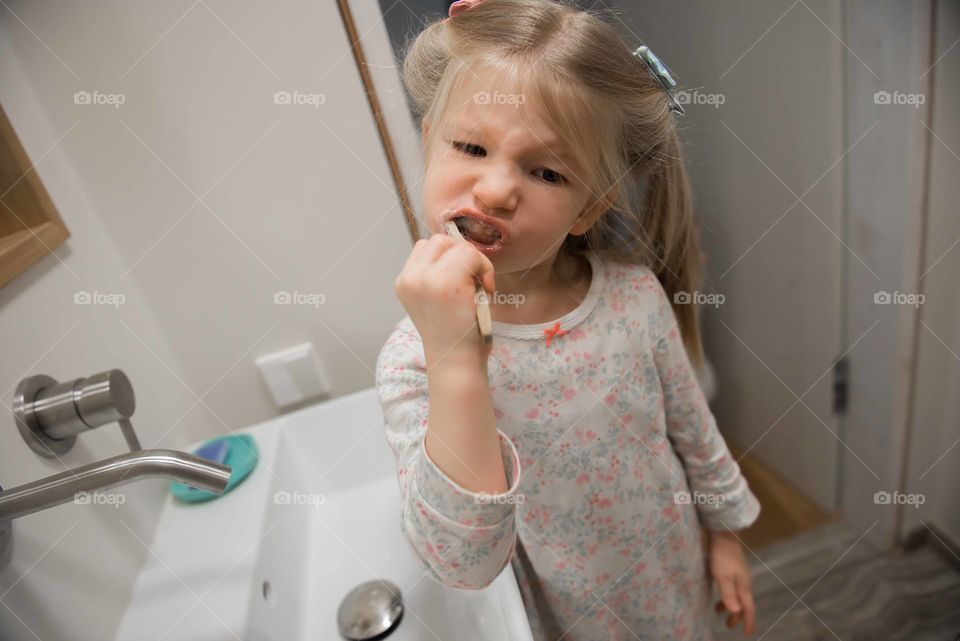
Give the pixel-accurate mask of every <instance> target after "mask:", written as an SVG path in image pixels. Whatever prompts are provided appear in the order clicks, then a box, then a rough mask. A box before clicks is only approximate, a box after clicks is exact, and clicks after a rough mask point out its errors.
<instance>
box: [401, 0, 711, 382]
mask: <svg viewBox="0 0 960 641" xmlns="http://www.w3.org/2000/svg"><path fill="white" fill-rule="evenodd" d="M638 44H639V43H638ZM632 51H633V49H632V48H630V47H628V46H627V44H626V42H625V40H624V39H623V37H621V35H620V33H619V31H618V30H617V29H616V28H615V27H614V26H613V25H612V24H610V23H609V22H607V21H606V20H605V19H604V18H603V17H602V16H601V15H600V14H595V13H592V12H589V11H583V10H580V9H577V8H575V7H572V6H568V5H566V4H563V3H561V2H557V1H556V0H484V1H483V2H480V3H478V4H476V5H474V6H473V7H471V8H470V9H468V10H467V11H464V12H462V13H460V14H459V15H457V16H456V17H455V18H453V19H450V20H445V21H440V20H438V21H435V22H432V23H430V24H428V25H427V26H426V27H425V28H424V30H423V31H421V32H420V33H419V35H417V37H416V38H415V39H414V40H413V41H412V42H411V43H409V45H408V46H407V52H406V54H405V56H404V62H403V78H404V84H405V86H406V88H407V91H408V93H409V96H410V99H411V101H412V104H413V108H414V111H415V113H416V115H417V116H418V117H419V118H421V119H422V120H423V121H424V122H425V123H434V122H442V119H443V117H444V116H445V114H446V107H447V103H448V102H449V101H448V98H449V96H450V95H451V93H452V91H453V88H454V87H455V86H456V84H457V82H459V81H460V79H461V78H462V76H463V74H464V72H465V71H469V70H472V69H474V68H475V67H478V66H490V67H492V68H494V69H498V70H502V71H506V72H508V73H510V74H512V75H513V76H514V77H515V78H517V80H518V81H519V82H520V83H523V84H524V85H525V84H527V83H529V84H531V85H532V89H533V92H534V95H535V96H537V98H538V99H539V104H540V105H542V107H543V109H544V111H545V116H546V117H547V118H548V119H549V121H550V122H551V125H552V126H553V128H554V130H555V131H556V132H557V134H558V135H560V136H561V137H562V138H563V139H564V140H565V141H566V142H567V144H568V145H569V146H570V148H571V149H572V150H574V153H576V155H577V157H578V158H581V159H583V161H581V162H580V165H581V166H582V167H583V170H582V172H581V173H580V174H579V175H578V178H579V179H580V180H581V181H582V182H583V183H584V184H585V185H586V186H587V187H588V189H589V190H590V193H591V198H590V202H589V203H588V204H587V206H586V207H585V209H584V211H588V210H590V209H591V208H592V207H595V206H603V207H605V208H606V210H605V211H604V213H603V214H602V215H601V216H600V218H599V219H598V220H597V222H596V223H595V224H594V225H593V226H592V227H591V228H590V230H589V231H587V233H585V234H583V235H581V236H572V235H567V237H566V239H565V240H564V241H563V243H562V244H561V246H560V252H563V253H567V254H572V255H576V254H583V253H584V252H586V251H588V250H591V251H595V252H596V253H597V254H598V255H600V256H601V257H607V258H610V259H612V260H615V261H619V262H626V263H633V264H643V265H646V266H647V267H649V268H650V269H651V271H653V273H654V274H656V276H657V278H658V280H659V281H660V283H661V285H662V286H663V288H664V290H665V291H666V293H667V296H668V297H669V299H670V304H671V305H672V306H673V310H674V313H675V315H676V317H677V322H678V324H679V326H680V331H681V334H682V336H683V341H684V344H685V346H686V349H687V353H688V355H689V358H690V359H691V361H692V362H693V363H694V364H696V365H697V366H701V365H702V363H703V351H702V346H701V341H700V330H699V324H698V319H697V310H696V306H695V304H694V303H693V302H692V301H688V302H687V303H682V302H680V301H678V299H677V298H676V296H675V294H677V293H679V292H695V291H697V290H698V288H699V284H700V251H699V246H698V242H697V238H696V234H695V232H694V225H693V212H692V209H693V208H692V194H691V189H690V183H689V179H688V178H687V173H686V170H685V168H684V163H683V155H682V151H681V144H680V139H679V136H678V133H677V126H676V123H675V121H674V118H675V116H674V114H673V113H672V112H671V111H670V102H669V98H668V96H667V94H666V93H665V92H664V90H663V89H662V87H661V86H660V85H659V83H658V82H657V81H656V79H655V78H654V77H653V75H652V74H651V73H650V72H649V71H647V69H646V67H645V66H644V63H643V62H642V61H641V60H639V59H638V58H636V57H635V56H633V55H632ZM437 129H439V127H434V126H430V127H428V128H427V141H426V145H427V153H428V157H429V148H430V146H431V145H432V143H433V139H434V137H435V136H436V131H437ZM641 187H642V189H640V188H641ZM641 192H642V193H641ZM601 203H602V205H601ZM687 298H689V297H687Z"/></svg>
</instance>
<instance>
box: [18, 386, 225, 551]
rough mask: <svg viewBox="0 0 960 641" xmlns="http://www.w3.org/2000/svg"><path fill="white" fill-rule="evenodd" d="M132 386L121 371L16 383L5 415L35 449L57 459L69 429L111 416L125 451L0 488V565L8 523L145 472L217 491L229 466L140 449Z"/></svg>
mask: <svg viewBox="0 0 960 641" xmlns="http://www.w3.org/2000/svg"><path fill="white" fill-rule="evenodd" d="M134 405H135V403H134V397H133V386H132V385H131V384H130V379H128V378H127V376H126V374H124V373H123V372H122V371H121V370H118V369H114V370H110V371H107V372H101V373H99V374H96V375H94V376H91V377H89V378H78V379H75V380H72V381H68V382H65V383H58V382H57V381H56V380H54V379H52V378H50V377H49V376H44V375H42V374H40V375H36V376H30V377H27V378H25V379H23V380H22V381H20V384H19V385H18V386H17V390H16V393H15V395H14V402H13V415H14V419H15V420H16V423H17V428H18V429H19V430H20V435H21V436H22V437H23V438H24V440H25V441H26V442H27V445H29V446H30V449H32V450H33V451H34V452H36V453H37V454H40V455H41V456H45V457H48V458H57V457H59V455H61V454H65V453H67V452H68V451H70V448H72V447H73V444H74V442H75V441H76V438H77V434H82V433H83V432H86V431H88V430H92V429H95V428H97V427H99V426H101V425H104V424H106V423H111V422H113V421H117V422H118V423H119V424H120V429H121V430H122V431H123V435H124V438H125V439H126V442H127V446H128V447H129V448H130V452H129V453H126V454H120V455H119V456H114V457H111V458H108V459H104V460H102V461H98V462H96V463H91V464H89V465H84V466H82V467H78V468H75V469H72V470H67V471H65V472H61V473H59V474H54V475H53V476H48V477H46V478H42V479H40V480H38V481H33V482H32V483H27V484H24V485H20V486H18V487H14V488H11V489H8V490H3V489H2V488H0V490H2V491H0V567H3V562H4V561H5V560H6V559H8V558H9V543H10V538H11V529H10V522H11V521H12V520H13V519H15V518H18V517H21V516H25V515H27V514H31V513H33V512H38V511H40V510H44V509H46V508H49V507H53V506H55V505H61V504H63V503H67V502H69V501H72V500H74V498H75V497H76V496H77V494H78V493H82V492H94V491H98V490H103V489H106V488H110V487H116V486H118V485H125V484H127V483H132V482H134V481H138V480H140V479H145V478H161V479H168V480H171V481H179V482H181V483H184V484H187V485H191V486H193V487H197V488H200V489H202V490H207V491H209V492H213V493H215V494H222V493H223V491H224V489H226V487H227V482H228V481H229V480H230V472H231V468H230V467H229V466H227V465H221V464H219V463H214V462H212V461H208V460H206V459H203V458H200V457H199V456H194V455H193V454H188V453H186V452H178V451H175V450H144V449H141V448H140V442H139V440H138V439H137V435H136V433H135V432H134V431H133V425H131V423H130V416H131V415H132V414H133V409H134Z"/></svg>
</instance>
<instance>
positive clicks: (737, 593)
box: [710, 530, 757, 635]
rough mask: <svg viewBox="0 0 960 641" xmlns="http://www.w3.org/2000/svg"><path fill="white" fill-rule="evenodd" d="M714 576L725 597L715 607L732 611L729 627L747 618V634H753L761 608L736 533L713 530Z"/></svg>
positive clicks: (712, 559)
mask: <svg viewBox="0 0 960 641" xmlns="http://www.w3.org/2000/svg"><path fill="white" fill-rule="evenodd" d="M710 575H711V576H712V577H713V579H714V581H716V582H717V589H718V590H719V591H720V598H721V600H720V601H718V602H717V604H716V605H715V606H714V609H715V610H716V611H717V612H723V611H724V610H726V611H727V612H730V615H729V616H728V617H727V627H728V628H735V627H736V626H737V624H738V623H740V621H741V620H743V633H744V634H745V635H749V634H752V633H753V625H754V621H755V620H756V615H757V608H756V606H755V605H754V603H753V589H752V587H751V581H750V568H749V567H748V566H747V561H746V559H745V558H744V556H743V547H742V546H741V545H740V540H739V539H737V537H736V536H735V535H734V534H732V533H730V532H719V531H713V530H711V531H710Z"/></svg>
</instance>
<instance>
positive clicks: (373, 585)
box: [337, 579, 403, 641]
mask: <svg viewBox="0 0 960 641" xmlns="http://www.w3.org/2000/svg"><path fill="white" fill-rule="evenodd" d="M401 616H403V597H401V596H400V588H398V587H397V586H396V585H395V584H393V583H391V582H390V581H387V580H385V579H374V580H373V581H367V582H365V583H361V584H360V585H358V586H357V587H355V588H353V589H352V590H350V593H349V594H347V596H345V597H344V598H343V601H342V602H341V603H340V609H339V610H337V625H338V626H339V628H340V634H341V635H343V637H344V638H346V639H349V640H350V641H366V640H368V639H382V638H384V637H386V636H387V635H388V634H389V633H390V632H392V631H393V628H394V626H396V625H397V623H398V622H399V621H400V618H401Z"/></svg>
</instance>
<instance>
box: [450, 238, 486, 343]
mask: <svg viewBox="0 0 960 641" xmlns="http://www.w3.org/2000/svg"><path fill="white" fill-rule="evenodd" d="M446 229H447V235H448V236H450V237H452V238H456V239H457V240H462V241H463V242H467V240H466V239H465V238H464V237H463V234H461V233H460V230H459V229H457V225H456V224H455V223H454V222H452V221H448V222H447V223H446ZM474 298H475V299H476V301H477V327H478V328H479V330H480V337H481V338H483V342H484V344H487V345H489V344H490V343H492V342H493V326H492V324H491V320H490V299H489V298H488V297H487V290H485V289H484V288H483V284H482V283H481V282H480V280H479V279H476V293H475V294H474Z"/></svg>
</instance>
